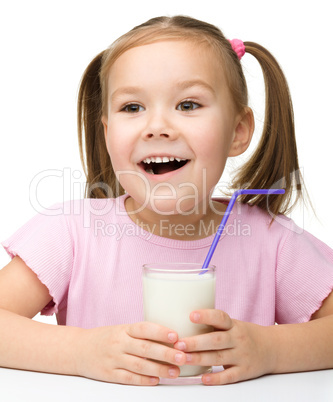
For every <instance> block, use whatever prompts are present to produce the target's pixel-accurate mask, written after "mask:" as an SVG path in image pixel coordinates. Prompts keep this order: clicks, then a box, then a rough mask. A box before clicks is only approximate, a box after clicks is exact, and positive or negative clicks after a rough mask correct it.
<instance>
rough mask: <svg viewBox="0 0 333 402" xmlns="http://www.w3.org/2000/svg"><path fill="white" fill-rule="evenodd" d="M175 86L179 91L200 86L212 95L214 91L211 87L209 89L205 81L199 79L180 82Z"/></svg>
mask: <svg viewBox="0 0 333 402" xmlns="http://www.w3.org/2000/svg"><path fill="white" fill-rule="evenodd" d="M176 86H177V87H178V88H179V89H188V88H192V87H197V86H200V87H203V88H205V89H207V90H208V91H210V92H212V93H215V90H214V88H213V87H211V86H210V85H209V84H208V83H207V82H206V81H203V80H200V79H196V80H188V81H181V82H179V83H178V84H176Z"/></svg>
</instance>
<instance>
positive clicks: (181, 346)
mask: <svg viewBox="0 0 333 402" xmlns="http://www.w3.org/2000/svg"><path fill="white" fill-rule="evenodd" d="M175 348H177V349H179V350H185V349H186V345H185V342H177V343H175Z"/></svg>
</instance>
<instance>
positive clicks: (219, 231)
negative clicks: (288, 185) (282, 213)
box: [200, 189, 285, 275]
mask: <svg viewBox="0 0 333 402" xmlns="http://www.w3.org/2000/svg"><path fill="white" fill-rule="evenodd" d="M284 192H285V191H284V190H283V189H276V190H273V189H272V190H265V189H262V190H256V189H253V190H237V191H235V192H234V193H233V195H232V197H231V198H230V201H229V204H228V207H227V210H226V211H225V213H224V215H223V218H222V221H221V223H220V225H219V227H218V229H217V232H216V234H215V237H214V239H213V242H212V245H211V246H210V249H209V250H208V254H207V257H206V259H205V262H204V263H203V266H202V270H203V271H201V272H200V275H201V274H204V273H205V272H207V268H208V266H209V263H210V260H211V258H212V256H213V254H214V251H215V249H216V246H217V243H218V242H219V240H220V237H221V234H222V232H223V230H224V228H225V225H226V223H227V220H228V218H229V215H230V213H231V210H232V207H233V206H234V204H235V201H236V198H237V197H238V196H239V195H241V194H284Z"/></svg>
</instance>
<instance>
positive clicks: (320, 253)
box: [275, 221, 333, 324]
mask: <svg viewBox="0 0 333 402" xmlns="http://www.w3.org/2000/svg"><path fill="white" fill-rule="evenodd" d="M332 289H333V250H332V249H331V248H330V247H328V246H327V245H326V244H325V243H323V242H321V241H320V240H319V239H317V238H316V237H314V236H312V235H311V234H310V233H308V232H306V231H302V230H300V228H299V227H297V225H295V223H294V222H292V221H291V225H290V228H289V230H288V234H287V236H286V238H285V241H284V243H283V245H282V246H281V250H280V252H279V254H278V261H277V269H276V312H275V316H276V322H277V323H278V324H285V323H301V322H307V321H309V320H310V318H311V316H312V314H313V313H315V312H316V311H317V310H318V309H319V308H320V307H321V305H322V302H323V301H324V300H325V299H326V297H327V296H328V295H329V294H330V293H331V292H332Z"/></svg>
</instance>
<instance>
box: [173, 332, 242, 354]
mask: <svg viewBox="0 0 333 402" xmlns="http://www.w3.org/2000/svg"><path fill="white" fill-rule="evenodd" d="M232 347H234V341H233V338H232V337H231V335H230V332H229V331H214V332H209V333H207V334H202V335H196V336H191V337H188V338H182V339H180V340H179V341H178V342H176V343H175V344H174V348H175V349H177V350H181V351H183V352H198V351H203V350H222V349H230V348H232Z"/></svg>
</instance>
